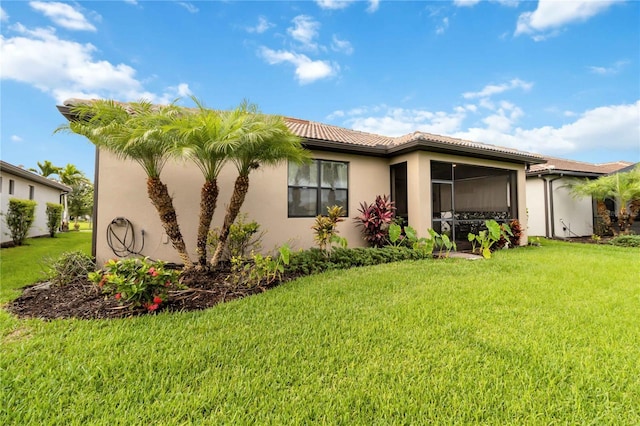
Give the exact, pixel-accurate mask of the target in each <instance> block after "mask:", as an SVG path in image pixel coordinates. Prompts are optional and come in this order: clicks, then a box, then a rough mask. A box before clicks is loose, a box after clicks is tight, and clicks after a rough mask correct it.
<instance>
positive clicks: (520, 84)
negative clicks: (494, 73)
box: [462, 78, 533, 99]
mask: <svg viewBox="0 0 640 426" xmlns="http://www.w3.org/2000/svg"><path fill="white" fill-rule="evenodd" d="M531 87H533V83H529V82H526V81H523V80H520V79H519V78H514V79H512V80H511V81H509V82H507V83H503V84H489V85H487V86H485V87H484V88H483V89H482V90H481V91H479V92H466V93H463V94H462V97H464V98H465V99H474V98H488V97H490V96H492V95H496V94H498V93H503V92H506V91H507V90H513V89H522V90H524V91H528V90H530V89H531Z"/></svg>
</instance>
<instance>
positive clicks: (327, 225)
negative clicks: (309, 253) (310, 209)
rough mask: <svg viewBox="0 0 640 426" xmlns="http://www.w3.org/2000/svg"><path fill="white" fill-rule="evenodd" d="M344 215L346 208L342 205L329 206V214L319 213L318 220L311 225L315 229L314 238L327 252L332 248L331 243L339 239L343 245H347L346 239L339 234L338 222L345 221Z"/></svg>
mask: <svg viewBox="0 0 640 426" xmlns="http://www.w3.org/2000/svg"><path fill="white" fill-rule="evenodd" d="M342 215H344V209H343V208H342V207H340V206H331V207H327V216H323V215H318V216H317V217H316V222H315V223H314V225H313V226H312V227H311V229H313V233H314V236H313V239H314V241H315V242H316V243H317V244H318V247H320V250H323V251H325V252H326V250H327V249H328V248H331V243H332V242H334V241H338V242H340V243H341V245H343V246H346V241H347V240H345V239H343V238H340V237H339V236H338V223H340V222H343V221H344V219H342V217H341V216H342Z"/></svg>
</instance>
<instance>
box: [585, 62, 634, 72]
mask: <svg viewBox="0 0 640 426" xmlns="http://www.w3.org/2000/svg"><path fill="white" fill-rule="evenodd" d="M628 63H629V61H617V62H615V63H614V64H613V65H611V66H609V67H596V66H590V67H589V70H590V71H591V72H592V73H594V74H600V75H609V74H617V73H619V72H620V71H621V70H622V68H624V67H625V65H627V64H628Z"/></svg>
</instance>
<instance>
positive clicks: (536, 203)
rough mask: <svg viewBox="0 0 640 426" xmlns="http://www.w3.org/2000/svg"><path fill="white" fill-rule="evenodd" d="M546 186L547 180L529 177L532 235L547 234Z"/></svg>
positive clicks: (542, 235) (528, 198)
mask: <svg viewBox="0 0 640 426" xmlns="http://www.w3.org/2000/svg"><path fill="white" fill-rule="evenodd" d="M544 186H545V182H544V180H542V179H540V178H537V177H530V178H527V211H528V216H529V229H528V231H529V235H531V236H541V237H545V236H547V229H546V219H545V215H546V212H545V207H544V205H545V202H544Z"/></svg>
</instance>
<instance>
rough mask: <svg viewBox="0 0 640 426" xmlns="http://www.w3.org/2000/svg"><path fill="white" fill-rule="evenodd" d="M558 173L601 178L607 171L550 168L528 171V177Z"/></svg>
mask: <svg viewBox="0 0 640 426" xmlns="http://www.w3.org/2000/svg"><path fill="white" fill-rule="evenodd" d="M556 175H560V176H570V177H586V178H599V177H600V176H604V175H605V173H595V172H577V171H575V170H559V169H548V170H538V171H528V172H527V177H538V176H556Z"/></svg>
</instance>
